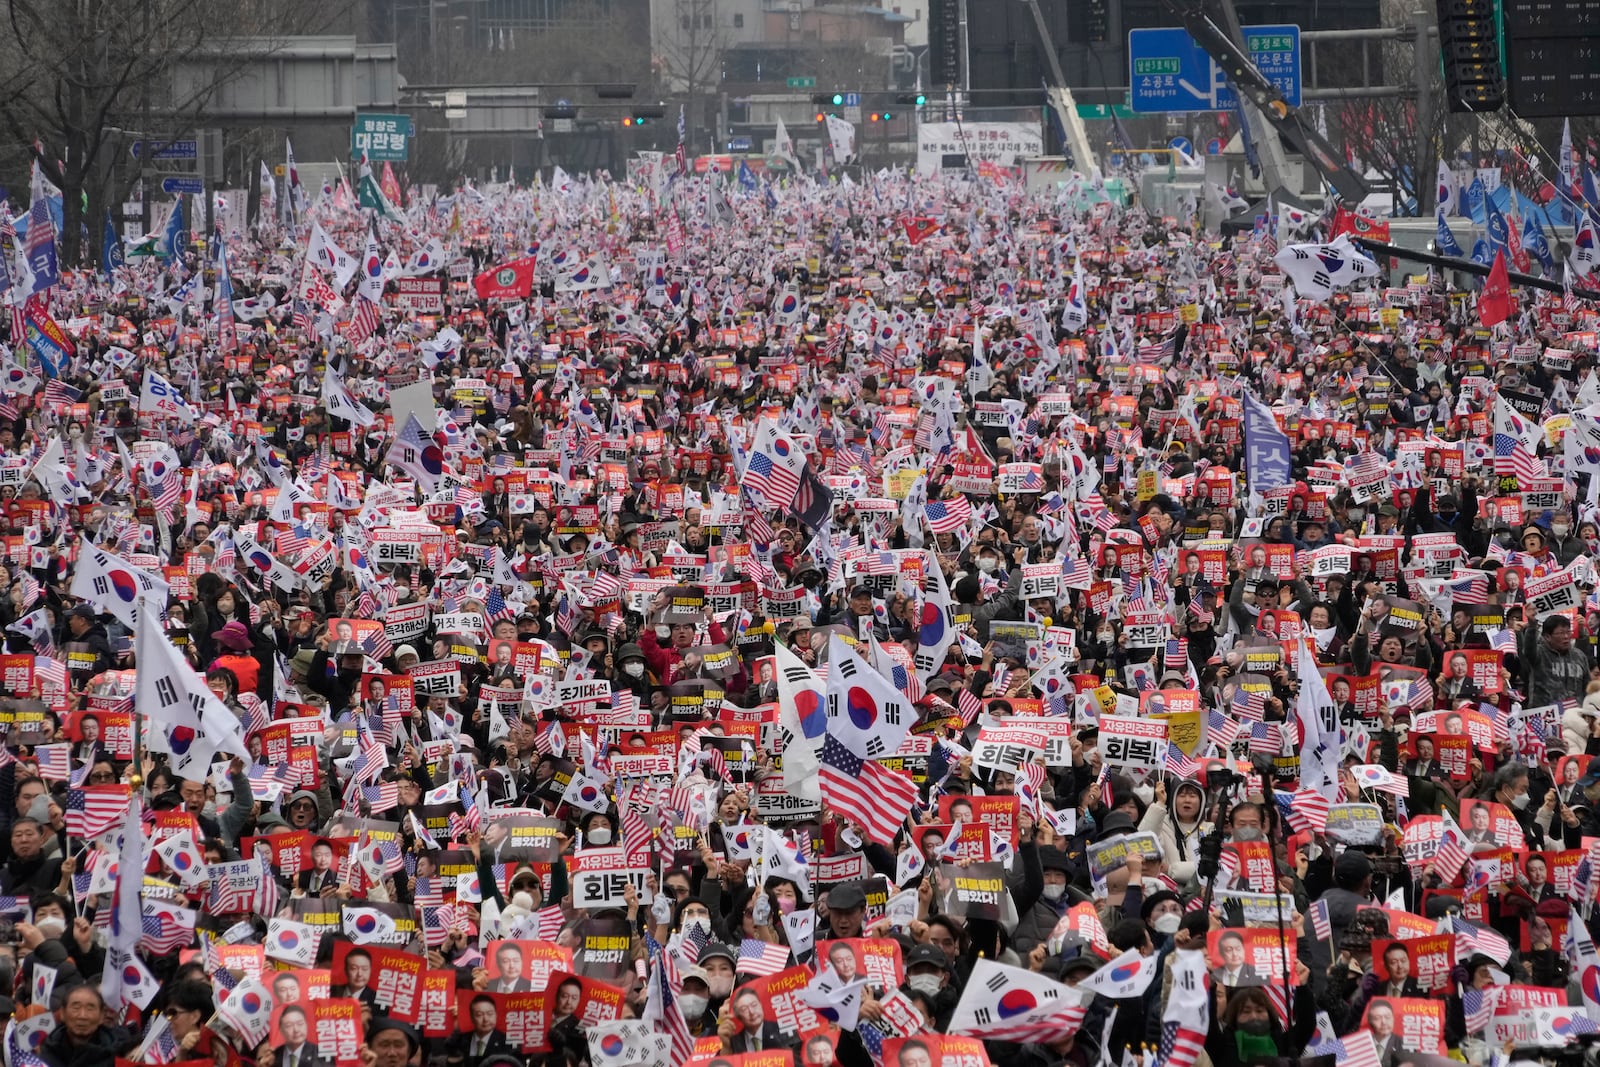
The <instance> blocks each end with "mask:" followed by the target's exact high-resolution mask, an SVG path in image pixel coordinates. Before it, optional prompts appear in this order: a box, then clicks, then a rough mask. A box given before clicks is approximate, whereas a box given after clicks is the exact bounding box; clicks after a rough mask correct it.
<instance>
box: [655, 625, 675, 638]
mask: <svg viewBox="0 0 1600 1067" xmlns="http://www.w3.org/2000/svg"><path fill="white" fill-rule="evenodd" d="M671 636H672V627H670V626H657V627H656V640H657V641H665V640H666V639H667V638H669V637H671Z"/></svg>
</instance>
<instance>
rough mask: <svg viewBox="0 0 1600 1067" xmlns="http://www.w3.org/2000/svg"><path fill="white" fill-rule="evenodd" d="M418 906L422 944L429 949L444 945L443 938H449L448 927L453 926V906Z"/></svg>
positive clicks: (454, 917) (454, 914) (454, 913)
mask: <svg viewBox="0 0 1600 1067" xmlns="http://www.w3.org/2000/svg"><path fill="white" fill-rule="evenodd" d="M418 881H419V882H420V881H421V879H420V878H419V879H418ZM419 906H420V907H421V908H422V943H423V944H425V945H427V946H428V947H429V948H438V947H439V946H440V945H442V944H444V942H445V938H447V937H449V936H450V927H452V926H454V925H455V921H456V909H455V905H453V904H431V905H420V904H419Z"/></svg>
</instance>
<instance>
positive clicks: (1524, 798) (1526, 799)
mask: <svg viewBox="0 0 1600 1067" xmlns="http://www.w3.org/2000/svg"><path fill="white" fill-rule="evenodd" d="M1532 801H1533V797H1532V796H1530V795H1528V794H1527V793H1523V794H1522V795H1521V796H1518V797H1512V798H1511V806H1512V807H1513V808H1516V809H1517V810H1518V811H1521V810H1522V809H1523V808H1526V807H1527V806H1528V805H1529V804H1530V803H1532Z"/></svg>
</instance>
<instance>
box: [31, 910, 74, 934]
mask: <svg viewBox="0 0 1600 1067" xmlns="http://www.w3.org/2000/svg"><path fill="white" fill-rule="evenodd" d="M33 925H34V926H36V927H38V929H39V932H40V933H41V934H43V935H44V936H45V937H60V936H61V935H62V934H64V933H66V932H67V920H65V919H63V918H61V917H60V916H58V915H47V916H45V917H44V918H42V919H40V920H39V921H38V922H36V923H34V924H33Z"/></svg>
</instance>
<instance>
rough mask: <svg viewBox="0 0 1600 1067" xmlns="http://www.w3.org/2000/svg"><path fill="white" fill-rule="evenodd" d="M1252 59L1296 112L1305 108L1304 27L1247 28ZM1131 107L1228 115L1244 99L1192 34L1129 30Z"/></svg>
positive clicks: (1245, 37)
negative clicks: (1302, 88) (1302, 99)
mask: <svg viewBox="0 0 1600 1067" xmlns="http://www.w3.org/2000/svg"><path fill="white" fill-rule="evenodd" d="M1243 29H1244V40H1245V45H1246V47H1247V49H1248V50H1249V52H1250V58H1251V60H1252V61H1253V62H1254V63H1255V65H1256V67H1257V69H1259V70H1260V71H1261V73H1262V74H1263V75H1265V76H1266V78H1267V80H1268V81H1270V82H1272V83H1273V84H1274V85H1276V86H1277V87H1278V91H1279V92H1281V93H1282V94H1283V98H1284V99H1285V100H1287V101H1288V102H1289V104H1290V106H1292V107H1299V106H1300V27H1299V26H1288V25H1285V26H1245V27H1243ZM1128 98H1129V99H1128V102H1129V104H1131V105H1132V106H1133V110H1134V111H1137V112H1144V113H1149V112H1159V111H1228V110H1230V109H1232V108H1233V107H1235V106H1236V105H1237V104H1238V96H1237V94H1236V93H1235V92H1234V91H1233V86H1232V85H1230V84H1229V83H1228V80H1227V77H1226V76H1225V75H1224V74H1223V73H1222V68H1220V67H1219V66H1217V64H1216V62H1215V61H1214V60H1213V59H1212V58H1211V57H1210V56H1209V55H1207V54H1206V52H1205V49H1203V48H1201V47H1200V46H1199V45H1197V44H1195V43H1194V38H1192V37H1190V36H1189V33H1188V31H1187V30H1183V29H1178V28H1170V29H1158V30H1129V31H1128Z"/></svg>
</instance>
